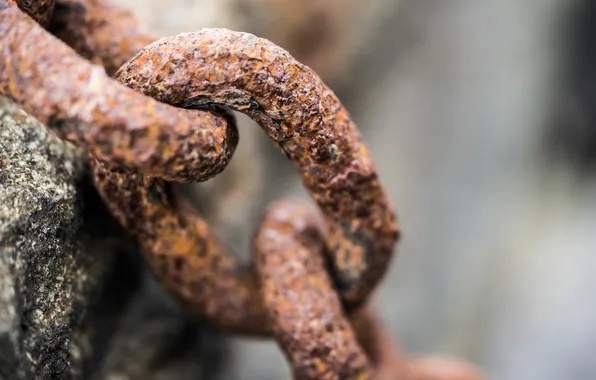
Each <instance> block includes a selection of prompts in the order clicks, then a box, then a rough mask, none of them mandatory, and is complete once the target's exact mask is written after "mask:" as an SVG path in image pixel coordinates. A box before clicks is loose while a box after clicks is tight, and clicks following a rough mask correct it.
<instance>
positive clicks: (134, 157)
mask: <svg viewBox="0 0 596 380" xmlns="http://www.w3.org/2000/svg"><path fill="white" fill-rule="evenodd" d="M0 93H2V94H4V95H6V96H8V97H9V98H12V99H13V100H15V101H16V102H17V103H18V104H19V105H20V106H21V107H22V108H23V109H24V110H25V111H27V112H28V113H30V114H32V115H33V116H35V117H37V118H38V119H39V120H40V121H41V122H42V123H43V124H45V125H46V126H47V127H49V129H51V130H52V131H53V132H54V133H56V134H57V135H58V136H59V137H60V138H62V139H64V140H67V141H69V142H72V143H74V144H75V145H77V146H79V147H81V148H83V149H85V150H87V151H88V152H89V153H90V154H92V155H93V156H94V157H97V158H99V159H101V160H104V161H108V162H111V163H113V164H115V165H119V166H122V167H125V168H128V169H131V170H135V171H140V172H143V173H146V174H149V175H152V176H158V177H161V178H165V179H168V180H176V181H180V182H188V181H203V180H206V179H208V178H211V177H213V176H214V175H216V174H218V173H220V172H221V171H222V170H223V169H224V168H225V166H226V165H227V163H228V162H229V160H230V158H231V155H232V153H233V151H234V149H235V147H236V144H237V141H238V135H237V130H236V126H235V124H234V122H233V116H232V115H230V114H229V112H223V111H222V112H221V113H217V114H215V113H211V112H207V111H191V110H182V109H177V108H175V107H172V106H168V105H166V104H163V103H160V102H158V101H155V100H153V99H151V98H149V97H147V96H143V95H141V94H139V93H137V92H135V91H133V90H131V89H128V88H125V87H124V86H122V85H120V84H118V83H117V82H116V81H115V80H113V79H110V78H109V77H108V76H107V75H106V73H105V71H104V69H103V68H102V67H100V66H96V65H92V64H91V63H89V62H88V61H87V60H85V59H83V58H82V57H80V56H79V55H77V54H76V53H75V52H74V51H73V50H72V49H70V48H69V47H68V46H66V45H65V44H64V43H63V42H61V41H59V40H58V39H56V38H55V37H53V36H52V35H50V34H49V33H48V32H46V31H45V30H44V29H43V28H42V27H40V26H39V25H38V24H37V23H36V22H35V21H34V20H32V19H31V18H29V17H28V16H27V15H25V14H24V13H23V12H22V11H21V10H19V9H18V8H17V6H16V5H15V3H14V0H0Z"/></svg>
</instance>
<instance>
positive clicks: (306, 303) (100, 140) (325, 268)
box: [0, 0, 483, 380]
mask: <svg viewBox="0 0 596 380" xmlns="http://www.w3.org/2000/svg"><path fill="white" fill-rule="evenodd" d="M21 3H23V4H25V3H27V4H28V5H29V6H31V5H33V6H38V7H37V8H36V7H29V8H27V7H24V6H22V4H21ZM43 4H47V3H45V2H37V3H36V2H31V1H30V2H19V3H18V5H19V6H21V9H23V10H25V11H26V12H29V14H30V15H31V16H33V17H34V18H35V20H40V21H41V22H46V21H49V22H47V30H49V31H50V32H51V33H54V36H53V35H51V34H50V33H48V32H47V31H46V30H44V29H43V28H42V27H41V26H40V25H39V24H37V23H36V22H35V21H34V20H32V19H31V18H30V17H28V16H26V15H25V14H23V13H22V12H21V11H20V10H19V9H18V8H17V3H16V2H15V0H0V92H1V93H2V94H5V95H7V96H9V97H11V98H13V99H14V100H16V101H17V102H18V103H19V104H20V105H21V107H22V108H23V109H25V110H26V111H28V112H29V113H31V114H33V115H34V116H36V117H38V118H39V119H40V120H41V121H42V122H43V123H44V124H46V125H47V126H48V127H49V128H50V129H51V130H52V131H54V132H55V133H56V134H57V135H58V136H59V137H61V138H63V139H65V140H67V141H70V142H72V143H74V144H76V145H77V146H80V147H82V148H83V149H86V150H87V151H88V152H89V154H90V158H91V164H92V165H91V166H92V168H93V171H94V178H95V183H96V186H97V188H98V191H99V192H100V194H101V195H102V197H103V199H104V200H105V201H106V203H107V205H108V207H109V209H110V210H111V212H112V214H113V215H114V216H115V217H117V218H118V220H119V221H120V223H121V224H122V225H123V226H124V227H125V228H126V229H127V231H128V232H129V233H130V234H131V235H132V236H134V237H135V238H136V240H137V241H138V243H139V246H140V248H141V250H142V251H143V253H144V255H145V258H146V261H147V263H148V265H149V266H150V267H151V269H152V271H153V273H154V274H155V275H156V277H157V278H158V279H159V280H160V282H161V283H162V284H163V286H164V287H165V288H166V289H167V290H168V291H169V292H170V293H171V294H172V295H173V296H175V297H176V298H177V299H178V300H179V301H180V302H181V303H183V304H184V305H185V306H186V308H187V309H188V310H189V311H190V312H194V313H197V314H200V315H202V316H204V317H205V318H206V319H207V320H209V321H210V322H211V323H212V324H214V325H216V326H219V327H220V328H223V329H226V330H228V331H231V332H236V333H244V334H253V335H261V336H271V335H273V336H274V337H275V339H276V341H277V342H278V344H279V346H280V347H281V349H282V351H283V352H284V354H285V356H286V358H287V360H288V361H289V363H290V365H291V367H292V372H293V374H294V377H295V378H296V379H376V380H384V379H388V380H389V379H407V380H435V379H437V380H439V379H440V380H451V379H459V380H468V379H470V380H472V379H482V378H483V377H482V376H481V375H480V374H479V373H478V372H477V371H476V372H475V370H474V369H473V368H470V367H467V366H466V365H465V364H463V363H459V362H456V361H444V360H442V359H433V358H423V359H420V358H414V359H412V358H408V357H407V356H406V355H404V354H402V353H401V352H400V351H399V350H398V349H397V348H396V347H395V346H394V345H393V343H392V341H391V339H390V338H389V335H388V334H387V332H386V331H385V329H384V328H383V326H382V324H381V321H380V318H379V317H378V316H377V315H376V314H375V312H374V310H373V308H372V307H371V306H370V305H369V304H368V303H367V302H366V301H367V300H368V297H369V294H370V292H371V291H372V290H373V289H374V287H375V286H376V285H377V284H378V283H379V281H380V280H381V279H382V278H383V275H384V273H385V271H386V270H387V267H388V265H389V263H390V259H391V253H392V250H393V248H394V245H395V243H396V241H397V238H398V228H397V225H396V220H395V216H394V213H393V211H392V208H391V205H390V204H389V202H388V200H387V197H386V195H385V192H384V190H383V188H382V185H381V184H380V182H379V179H378V176H377V174H376V171H375V168H374V164H373V163H372V161H371V159H370V156H369V153H368V152H367V149H366V146H365V145H364V143H363V141H362V138H361V136H360V134H359V132H358V130H357V128H356V126H355V125H354V123H353V122H352V121H351V119H350V117H349V115H348V112H347V111H346V110H345V109H344V108H343V106H342V105H341V103H340V101H339V100H338V99H337V97H336V96H335V95H334V94H333V92H332V91H331V90H330V89H329V88H328V87H327V86H326V85H325V84H324V83H323V82H322V81H321V80H320V79H319V77H318V76H317V75H316V74H315V73H314V72H313V71H312V70H310V69H309V68H308V67H306V66H304V65H302V64H300V63H299V62H297V61H296V60H294V59H293V58H292V57H291V56H290V55H289V54H288V53H287V52H286V51H285V50H283V49H281V48H279V47H278V46H276V45H274V44H273V43H271V42H269V41H267V40H263V39H259V38H256V37H255V36H253V35H250V34H246V33H239V32H233V31H229V30H223V29H207V30H201V31H199V32H196V33H186V34H182V35H179V36H175V37H168V38H163V39H160V40H157V38H156V37H155V36H153V35H151V34H150V33H147V32H145V31H143V30H142V29H141V28H139V26H138V23H137V21H136V20H135V19H134V17H133V16H132V15H131V14H130V13H129V12H128V11H126V10H123V9H121V8H118V7H116V6H114V5H112V4H110V3H109V2H107V1H105V0H57V2H56V7H55V11H54V14H53V16H52V17H51V18H49V15H50V14H51V9H50V10H44V9H45V8H43ZM42 16H43V17H42ZM44 17H45V19H44ZM44 25H46V24H44ZM56 37H59V38H60V39H61V40H62V41H63V42H61V41H59V40H58V39H57V38H56ZM153 41H155V42H153ZM66 44H68V45H70V47H68V46H67V45H66ZM145 46H146V47H145ZM71 48H72V49H74V50H75V51H76V52H77V53H78V54H80V55H77V54H76V53H75V52H74V51H73V50H72V49H71ZM133 56H134V58H132V59H131V60H130V61H128V62H127V60H128V59H129V58H131V57H133ZM83 57H84V58H83ZM85 58H86V59H85ZM100 65H101V66H100ZM118 68H120V69H119V70H117V69H118ZM106 72H107V74H106ZM114 73H115V79H111V78H110V77H109V76H108V74H109V75H112V74H114ZM118 82H120V83H118ZM122 84H124V85H125V86H123V85H122ZM127 87H128V88H127ZM166 103H167V104H169V105H167V104H166ZM182 108H186V109H182ZM190 108H195V109H199V110H189V109H190ZM229 108H231V109H234V110H237V111H240V112H243V113H245V114H247V115H248V116H250V117H251V118H253V119H254V120H256V121H257V122H258V123H259V124H260V125H261V126H262V128H263V130H264V131H265V132H266V133H267V134H268V135H269V137H271V139H272V140H273V141H274V142H275V143H276V144H277V146H278V147H279V148H280V149H281V150H282V152H284V153H285V154H286V156H287V157H288V158H290V159H291V160H292V161H293V162H294V163H295V164H296V167H297V168H298V170H299V172H300V175H301V177H302V180H303V182H304V184H305V186H306V188H307V189H308V190H309V191H310V193H311V195H312V197H313V198H314V200H315V201H316V203H317V205H318V206H319V209H320V211H322V214H323V219H324V222H325V226H326V229H322V228H321V227H320V225H319V224H318V221H317V220H316V218H315V216H314V214H312V213H311V212H310V211H309V210H308V209H307V208H306V207H305V206H303V205H300V204H294V203H289V202H279V203H275V204H273V205H271V206H270V207H269V209H268V210H267V211H266V212H265V214H264V216H263V219H262V220H261V223H260V225H259V226H258V229H257V230H256V232H255V235H254V242H253V250H252V261H251V263H249V265H241V264H240V263H238V262H237V261H236V260H234V258H233V257H234V255H232V254H230V252H229V251H228V250H227V248H226V247H225V245H224V244H223V243H222V242H220V241H219V239H218V238H217V237H216V236H215V235H214V234H213V232H212V231H211V230H210V228H209V226H208V224H207V223H206V222H205V220H203V219H202V218H201V217H200V215H199V214H198V213H197V212H196V210H194V209H193V208H192V207H191V206H190V205H189V204H188V203H186V201H185V199H183V197H180V196H179V194H176V193H175V191H174V190H173V188H172V186H171V184H170V183H168V182H166V181H177V182H189V181H204V180H206V179H209V178H211V177H213V176H215V175H217V174H218V173H220V172H221V171H222V170H223V169H224V168H225V167H226V165H227V163H228V161H229V160H230V158H231V155H232V153H233V151H234V149H235V148H236V144H237V142H238V134H237V130H236V126H235V124H234V119H233V116H232V115H231V114H230V112H229Z"/></svg>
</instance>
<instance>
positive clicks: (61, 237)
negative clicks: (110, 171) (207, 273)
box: [0, 97, 225, 380]
mask: <svg viewBox="0 0 596 380" xmlns="http://www.w3.org/2000/svg"><path fill="white" fill-rule="evenodd" d="M85 163H86V160H85V154H84V152H82V151H80V150H78V149H76V148H74V147H73V146H71V145H70V144H67V143H64V142H62V141H60V140H59V139H58V138H56V137H55V136H54V135H52V134H51V133H49V132H48V131H47V130H46V129H45V128H44V127H43V126H42V125H41V124H40V123H39V122H38V121H37V120H36V119H34V118H33V117H30V116H28V115H26V114H25V113H24V112H22V111H21V110H20V109H19V108H18V107H17V106H16V105H15V104H13V103H12V102H11V101H9V100H8V99H6V98H3V97H0V379H1V380H17V379H94V380H103V379H110V380H116V379H118V380H123V379H127V380H133V379H135V380H136V379H172V378H175V379H195V380H196V379H209V378H213V377H214V376H215V373H216V372H217V369H218V368H219V362H220V361H221V357H222V353H223V349H224V347H225V345H224V344H223V343H224V341H223V340H222V339H221V338H220V337H219V336H218V334H217V333H215V332H211V331H210V330H209V329H207V327H206V326H205V325H204V324H203V323H202V322H200V321H195V320H192V319H191V318H190V317H189V316H187V315H186V314H185V313H183V312H182V311H181V310H180V309H179V308H178V306H177V304H176V303H175V302H173V301H172V300H171V299H170V297H168V296H167V295H165V294H164V292H163V290H162V289H161V287H159V285H158V284H156V283H155V281H154V280H153V277H152V276H151V275H150V274H149V273H148V271H147V269H146V267H145V265H144V262H143V261H142V259H141V256H140V255H139V253H138V252H137V251H136V250H135V246H134V243H133V242H132V241H130V240H129V239H128V237H127V236H126V234H125V233H124V232H123V231H122V230H121V229H120V227H119V225H118V224H117V223H116V222H115V221H114V220H113V219H112V217H111V216H110V215H109V214H108V212H107V211H106V209H105V207H104V205H103V203H102V201H101V199H100V198H99V196H98V194H97V193H96V191H95V189H94V188H93V186H92V182H91V180H90V179H89V178H88V171H87V170H85V169H86V164H85Z"/></svg>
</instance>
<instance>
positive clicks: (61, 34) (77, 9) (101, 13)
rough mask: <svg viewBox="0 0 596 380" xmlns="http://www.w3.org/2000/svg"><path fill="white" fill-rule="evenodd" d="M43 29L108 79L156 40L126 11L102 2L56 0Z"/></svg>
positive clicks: (102, 0)
mask: <svg viewBox="0 0 596 380" xmlns="http://www.w3.org/2000/svg"><path fill="white" fill-rule="evenodd" d="M47 29H48V30H49V31H50V32H51V33H52V34H54V35H55V36H56V37H58V38H60V39H61V40H62V41H64V42H66V43H67V44H68V45H69V46H70V47H72V48H73V49H75V50H76V52H77V53H79V54H80V55H82V56H83V57H85V58H87V59H88V60H90V61H91V62H93V63H95V64H99V65H101V66H103V67H104V68H105V69H106V71H107V73H108V74H109V75H114V73H115V72H116V71H117V70H118V68H120V66H122V65H123V64H124V63H125V62H126V61H128V60H129V59H130V58H131V57H133V56H134V55H135V54H136V53H138V52H139V51H140V50H141V49H142V48H143V47H145V46H146V45H149V44H150V43H151V42H154V41H155V40H157V39H158V37H157V36H155V35H154V34H152V33H149V32H147V31H145V30H144V29H143V28H142V27H141V25H140V24H139V22H138V20H137V19H136V18H135V17H134V15H133V14H132V13H131V12H130V11H129V10H127V9H124V8H122V7H119V6H117V5H115V4H112V3H111V2H109V1H106V0H56V7H55V9H54V14H53V16H52V18H51V20H50V23H49V25H48V28H47Z"/></svg>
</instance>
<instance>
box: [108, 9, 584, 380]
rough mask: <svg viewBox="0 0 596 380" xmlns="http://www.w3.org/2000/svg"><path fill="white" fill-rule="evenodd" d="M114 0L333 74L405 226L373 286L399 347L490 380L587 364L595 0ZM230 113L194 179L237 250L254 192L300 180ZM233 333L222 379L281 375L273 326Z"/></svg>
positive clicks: (547, 375) (147, 15)
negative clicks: (212, 173)
mask: <svg viewBox="0 0 596 380" xmlns="http://www.w3.org/2000/svg"><path fill="white" fill-rule="evenodd" d="M115 1H116V2H118V3H120V4H121V5H124V6H127V7H129V8H130V9H132V10H133V11H134V12H135V13H136V15H137V16H138V17H139V18H140V19H141V21H142V22H143V23H144V24H145V26H146V27H148V28H150V29H151V30H154V31H156V32H158V33H160V34H161V35H164V36H165V35H172V34H177V33H179V32H186V31H193V30H196V29H199V28H203V27H225V28H230V29H235V30H240V31H247V32H251V33H254V34H256V35H258V36H260V37H265V38H268V39H271V40H272V41H274V42H276V43H277V44H279V45H281V46H282V47H284V48H285V49H287V50H289V51H290V53H292V54H293V55H294V56H295V57H296V58H298V59H299V60H300V61H302V62H303V63H305V64H307V65H309V66H311V67H312V68H313V69H314V70H315V71H316V72H317V73H319V74H320V75H321V76H322V77H323V78H324V80H325V81H326V82H327V83H328V84H329V85H330V86H331V87H332V88H333V89H334V90H335V91H336V93H337V94H338V96H339V97H340V99H341V100H342V101H343V102H344V104H345V105H346V107H347V108H348V110H350V112H351V114H352V116H353V118H354V119H355V120H356V122H357V124H358V126H359V127H360V129H361V131H362V133H363V135H364V137H365V141H366V143H367V144H368V146H369V148H370V150H371V153H372V155H373V157H374V159H375V160H376V164H377V166H378V169H379V171H380V175H381V179H382V181H383V182H384V184H385V186H386V188H387V190H388V192H389V194H390V197H391V199H392V201H393V203H394V205H395V206H396V208H397V211H398V215H399V218H400V220H401V225H402V227H403V232H404V235H403V239H402V241H401V242H400V244H399V246H398V250H397V252H396V253H397V258H396V259H395V261H394V262H393V266H392V268H391V270H390V273H389V275H388V277H387V278H386V280H385V281H384V283H383V284H382V286H381V287H380V289H379V290H378V292H377V294H376V296H375V299H374V302H375V304H376V305H377V307H378V308H379V310H380V312H381V315H382V317H383V319H384V321H385V323H386V324H387V325H388V328H389V330H390V333H391V334H392V335H393V338H394V339H395V341H396V342H399V344H400V345H402V347H403V348H404V349H405V350H406V351H408V352H412V353H439V354H448V355H454V356H458V357H462V358H464V359H467V360H469V361H471V362H473V363H475V364H476V365H478V366H480V367H481V368H482V369H484V370H485V371H486V372H487V373H488V374H489V376H490V378H492V379H507V380H528V379H542V380H550V379H552V380H560V379H594V378H596V362H595V361H594V360H593V359H592V358H591V355H592V353H593V351H592V350H594V349H596V322H595V321H596V306H594V305H595V304H593V303H592V302H593V299H592V297H593V295H594V294H595V293H596V275H595V274H596V255H595V253H596V252H595V248H596V234H594V233H593V229H594V226H596V177H595V176H594V174H595V172H594V165H593V163H594V162H596V160H594V158H595V157H596V154H594V153H596V133H595V131H596V128H595V127H594V121H596V111H593V107H591V103H592V101H593V99H594V98H595V97H596V70H595V69H596V54H595V53H596V45H595V43H594V42H593V41H596V39H594V38H593V37H592V36H593V34H594V32H595V31H596V30H594V29H596V26H595V25H596V22H595V21H596V5H594V4H593V2H591V1H589V0H570V1H565V2H563V1H555V0H527V1H517V0H399V1H398V0H371V1H366V2H364V1H357V0H168V1H163V0H115ZM240 119H241V131H240V132H241V143H240V148H239V150H238V151H237V153H236V156H235V159H234V160H233V162H232V164H231V166H230V168H229V169H228V170H227V171H225V172H224V174H222V175H221V176H220V177H217V178H216V179H214V180H212V181H209V182H206V183H204V184H201V185H197V186H196V189H195V190H196V194H198V195H199V196H198V199H199V201H200V200H201V199H203V200H205V199H211V200H213V199H214V198H216V201H210V202H204V205H203V207H205V208H210V214H211V215H213V217H212V222H213V223H214V224H216V225H217V228H218V231H219V233H220V235H221V236H223V237H224V240H226V241H228V242H229V243H230V244H231V245H234V246H235V247H236V248H237V250H238V252H247V251H248V241H249V239H250V235H251V233H252V229H253V226H254V225H255V220H256V218H257V217H258V215H259V213H260V212H261V211H262V210H263V208H264V206H265V205H266V204H267V203H269V202H270V201H272V200H274V199H278V198H279V197H286V196H298V197H306V193H305V191H304V190H303V189H302V186H301V183H300V181H299V178H298V175H297V173H296V171H295V170H294V169H293V167H292V166H291V164H290V163H289V162H287V161H286V159H285V157H283V156H282V155H280V154H279V153H278V152H277V151H276V150H275V148H273V144H271V143H270V142H269V141H267V138H266V137H265V134H264V133H262V132H261V131H260V130H259V128H258V127H257V126H255V125H253V123H252V122H251V121H250V120H248V119H247V118H242V117H241V118H240ZM590 305H592V306H590ZM229 341H230V350H231V351H230V355H229V363H227V364H226V365H225V366H224V368H225V370H224V373H223V374H222V377H221V378H222V379H251V380H252V379H281V378H289V372H288V368H287V365H286V363H285V361H284V359H283V357H282V356H281V354H280V352H279V351H278V349H277V348H276V346H275V345H274V344H273V343H272V342H259V341H251V340H248V339H244V338H237V337H230V338H229Z"/></svg>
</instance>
